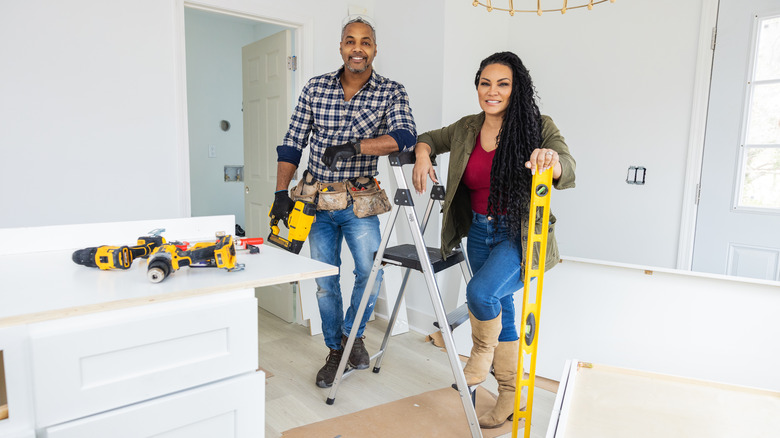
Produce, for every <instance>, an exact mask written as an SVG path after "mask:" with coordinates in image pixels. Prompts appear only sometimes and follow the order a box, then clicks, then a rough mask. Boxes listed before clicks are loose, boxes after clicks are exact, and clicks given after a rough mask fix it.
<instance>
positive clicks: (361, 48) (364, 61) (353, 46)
mask: <svg viewBox="0 0 780 438" xmlns="http://www.w3.org/2000/svg"><path fill="white" fill-rule="evenodd" d="M339 50H340V52H341V58H342V59H344V67H346V68H347V70H349V71H351V72H352V73H363V72H364V71H366V70H367V69H369V68H370V67H371V62H372V61H373V60H374V58H375V57H376V42H375V41H374V32H373V31H372V30H371V27H370V26H368V25H367V24H365V23H351V24H349V25H347V27H346V28H345V29H344V35H343V37H342V38H341V43H340V44H339Z"/></svg>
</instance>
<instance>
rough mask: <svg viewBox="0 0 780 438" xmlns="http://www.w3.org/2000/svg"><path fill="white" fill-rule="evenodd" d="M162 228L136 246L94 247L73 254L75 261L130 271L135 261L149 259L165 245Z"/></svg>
mask: <svg viewBox="0 0 780 438" xmlns="http://www.w3.org/2000/svg"><path fill="white" fill-rule="evenodd" d="M163 231H165V230H164V229H162V228H158V229H156V230H152V231H150V232H149V234H148V235H146V236H141V237H139V238H138V244H137V245H135V246H126V245H125V246H108V245H103V246H93V247H89V248H84V249H78V250H76V251H74V252H73V256H72V258H73V261H74V262H76V263H78V264H79V265H84V266H89V267H90V268H100V269H103V270H109V269H129V268H130V265H132V264H133V260H135V259H137V258H146V257H148V256H149V255H150V254H151V253H152V252H153V251H154V250H155V249H157V248H159V247H160V246H162V245H163V244H165V239H164V238H163V237H162V236H161V235H160V234H161V233H162V232H163Z"/></svg>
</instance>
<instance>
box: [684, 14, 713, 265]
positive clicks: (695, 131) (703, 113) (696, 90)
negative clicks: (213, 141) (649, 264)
mask: <svg viewBox="0 0 780 438" xmlns="http://www.w3.org/2000/svg"><path fill="white" fill-rule="evenodd" d="M718 5H719V0H704V1H703V2H702V7H701V22H700V24H699V49H698V54H697V56H696V77H695V79H694V86H693V106H692V108H691V130H690V134H689V138H688V158H687V166H686V170H685V186H684V188H683V201H682V202H683V205H682V215H681V219H680V240H679V242H678V246H677V269H681V270H690V269H691V266H692V264H693V244H694V238H695V236H696V215H697V212H698V196H699V183H700V182H701V166H702V161H703V158H704V137H705V131H706V127H707V109H708V106H709V102H710V82H711V80H712V60H713V57H714V53H715V52H714V48H713V39H714V38H715V34H714V32H715V29H716V27H717V24H718Z"/></svg>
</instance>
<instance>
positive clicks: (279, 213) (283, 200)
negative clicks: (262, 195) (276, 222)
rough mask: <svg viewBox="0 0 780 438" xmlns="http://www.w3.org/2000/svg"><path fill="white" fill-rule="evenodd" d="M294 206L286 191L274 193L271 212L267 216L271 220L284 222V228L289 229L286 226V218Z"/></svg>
mask: <svg viewBox="0 0 780 438" xmlns="http://www.w3.org/2000/svg"><path fill="white" fill-rule="evenodd" d="M294 205H295V203H294V202H293V200H292V199H290V195H289V194H288V193H287V190H279V191H277V192H275V193H274V204H273V205H272V206H271V212H270V213H269V214H268V216H270V217H271V219H281V220H282V221H284V226H285V227H287V228H290V227H289V226H288V225H287V216H289V215H290V212H291V211H292V210H293V206H294Z"/></svg>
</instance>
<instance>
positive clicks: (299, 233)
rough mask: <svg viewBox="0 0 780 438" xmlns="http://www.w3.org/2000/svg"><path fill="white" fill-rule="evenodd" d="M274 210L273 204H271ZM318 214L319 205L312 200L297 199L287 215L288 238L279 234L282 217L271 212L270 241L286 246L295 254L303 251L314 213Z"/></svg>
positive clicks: (285, 247) (279, 245)
mask: <svg viewBox="0 0 780 438" xmlns="http://www.w3.org/2000/svg"><path fill="white" fill-rule="evenodd" d="M271 211H273V206H271ZM316 214H317V207H316V206H315V205H314V203H312V202H306V201H295V204H294V205H293V209H292V211H291V212H290V214H289V215H288V216H287V227H288V230H289V231H288V233H287V239H285V238H283V237H281V236H279V221H280V220H281V219H282V218H279V217H276V216H274V215H273V214H271V212H270V211H269V212H268V215H269V216H270V217H271V224H270V225H271V234H269V235H268V241H269V242H271V243H273V244H274V245H276V246H278V247H280V248H284V249H286V250H287V251H290V252H292V253H294V254H298V253H299V252H301V248H303V242H305V241H306V238H307V237H308V236H309V231H311V224H312V223H314V215H316Z"/></svg>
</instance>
